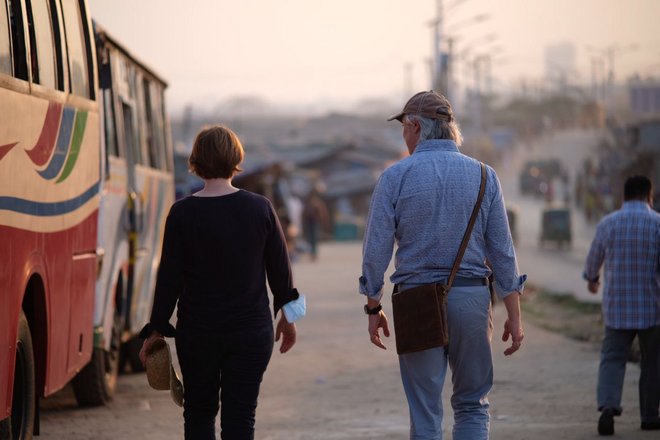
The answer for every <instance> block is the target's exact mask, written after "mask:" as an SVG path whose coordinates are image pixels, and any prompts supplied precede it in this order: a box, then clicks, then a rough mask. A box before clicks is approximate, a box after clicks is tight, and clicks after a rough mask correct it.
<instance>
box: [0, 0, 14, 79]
mask: <svg viewBox="0 0 660 440" xmlns="http://www.w3.org/2000/svg"><path fill="white" fill-rule="evenodd" d="M0 73H6V74H7V75H11V41H10V40H9V14H7V4H6V3H5V2H0Z"/></svg>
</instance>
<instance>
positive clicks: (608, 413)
mask: <svg viewBox="0 0 660 440" xmlns="http://www.w3.org/2000/svg"><path fill="white" fill-rule="evenodd" d="M598 434H600V435H613V434H614V410H613V409H612V408H605V409H603V412H602V413H601V414H600V419H598Z"/></svg>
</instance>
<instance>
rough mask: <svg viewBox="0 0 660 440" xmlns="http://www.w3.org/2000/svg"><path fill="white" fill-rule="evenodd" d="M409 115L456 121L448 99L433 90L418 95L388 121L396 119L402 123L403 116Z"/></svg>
mask: <svg viewBox="0 0 660 440" xmlns="http://www.w3.org/2000/svg"><path fill="white" fill-rule="evenodd" d="M408 114H410V115H419V116H423V117H425V118H431V119H444V120H446V121H449V122H451V121H452V120H453V119H454V116H453V111H452V109H451V104H449V101H448V100H447V98H445V97H444V96H442V95H441V94H439V93H437V92H434V91H433V90H429V91H428V92H419V93H417V94H416V95H414V96H413V97H412V98H410V99H409V100H408V102H406V105H405V106H404V107H403V110H401V112H400V113H397V114H396V115H392V116H390V117H389V118H387V120H388V121H392V120H394V119H396V120H397V121H399V122H402V120H403V116H404V115H408Z"/></svg>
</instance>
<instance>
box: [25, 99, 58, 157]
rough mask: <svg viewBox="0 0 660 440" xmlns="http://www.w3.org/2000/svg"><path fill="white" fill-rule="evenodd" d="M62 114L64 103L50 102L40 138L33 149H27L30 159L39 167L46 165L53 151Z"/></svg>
mask: <svg viewBox="0 0 660 440" xmlns="http://www.w3.org/2000/svg"><path fill="white" fill-rule="evenodd" d="M61 115H62V104H59V103H57V102H50V103H48V111H47V112H46V119H45V120H44V126H43V127H42V128H41V134H40V135H39V139H38V140H37V143H36V144H35V146H34V147H33V148H32V149H31V150H29V151H26V153H27V155H28V156H30V160H31V161H32V162H33V163H34V164H35V165H37V166H38V167H41V166H44V165H45V164H46V162H48V159H50V155H51V154H52V153H53V148H54V147H55V137H56V136H57V129H58V128H59V127H60V116H61Z"/></svg>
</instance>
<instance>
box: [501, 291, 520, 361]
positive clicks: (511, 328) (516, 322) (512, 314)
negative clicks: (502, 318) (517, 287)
mask: <svg viewBox="0 0 660 440" xmlns="http://www.w3.org/2000/svg"><path fill="white" fill-rule="evenodd" d="M504 305H505V306H506V312H507V319H506V322H505V323H504V333H503V334H502V340H503V341H504V342H506V341H508V340H509V336H511V347H509V348H507V349H506V350H504V354H505V355H506V356H510V355H512V354H513V353H515V352H516V351H518V350H519V349H520V345H521V344H522V341H523V338H524V337H525V333H524V332H523V327H522V315H521V314H520V295H519V294H518V292H511V293H510V294H509V295H507V296H505V297H504Z"/></svg>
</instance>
